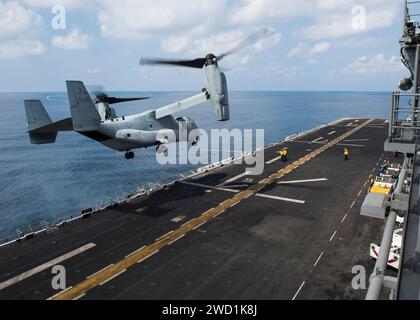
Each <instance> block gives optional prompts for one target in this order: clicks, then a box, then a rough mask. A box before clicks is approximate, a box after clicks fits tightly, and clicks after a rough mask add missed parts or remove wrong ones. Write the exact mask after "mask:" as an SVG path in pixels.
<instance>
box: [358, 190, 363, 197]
mask: <svg viewBox="0 0 420 320" xmlns="http://www.w3.org/2000/svg"><path fill="white" fill-rule="evenodd" d="M362 191H363V189H362V190H360V191H359V193H358V194H357V196H358V197H360V195H361V194H362Z"/></svg>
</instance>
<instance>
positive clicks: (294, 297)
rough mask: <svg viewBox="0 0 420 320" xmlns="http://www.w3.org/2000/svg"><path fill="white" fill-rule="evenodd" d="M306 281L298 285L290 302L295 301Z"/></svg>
mask: <svg viewBox="0 0 420 320" xmlns="http://www.w3.org/2000/svg"><path fill="white" fill-rule="evenodd" d="M305 283H306V281H303V282H302V284H301V285H300V287H299V289H298V291H297V292H296V293H295V295H294V296H293V298H292V300H296V298H297V296H298V295H299V293H300V291H301V290H302V288H303V286H304V285H305Z"/></svg>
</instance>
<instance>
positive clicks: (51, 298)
mask: <svg viewBox="0 0 420 320" xmlns="http://www.w3.org/2000/svg"><path fill="white" fill-rule="evenodd" d="M72 288H73V287H68V288H67V289H64V290H62V291H60V292H59V293H56V294H55V295H53V296H51V297H49V298H48V299H47V300H53V299H54V298H55V297H57V296H59V295H60V294H63V293H64V292H66V291H69V290H70V289H72Z"/></svg>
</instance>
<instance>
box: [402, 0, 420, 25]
mask: <svg viewBox="0 0 420 320" xmlns="http://www.w3.org/2000/svg"><path fill="white" fill-rule="evenodd" d="M419 5H420V1H408V0H405V1H404V29H405V26H406V25H407V23H408V22H410V21H413V18H414V19H417V18H418V17H420V6H419ZM417 28H418V26H417Z"/></svg>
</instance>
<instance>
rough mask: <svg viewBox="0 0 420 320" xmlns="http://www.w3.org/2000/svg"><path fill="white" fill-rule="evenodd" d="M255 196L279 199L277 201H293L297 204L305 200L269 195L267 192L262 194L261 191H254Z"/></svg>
mask: <svg viewBox="0 0 420 320" xmlns="http://www.w3.org/2000/svg"><path fill="white" fill-rule="evenodd" d="M255 195H256V196H257V197H260V198H267V199H273V200H279V201H285V202H293V203H298V204H305V203H306V201H303V200H297V199H290V198H284V197H276V196H270V195H268V194H262V193H256V194H255Z"/></svg>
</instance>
